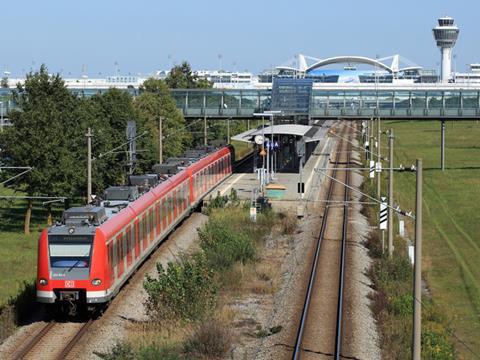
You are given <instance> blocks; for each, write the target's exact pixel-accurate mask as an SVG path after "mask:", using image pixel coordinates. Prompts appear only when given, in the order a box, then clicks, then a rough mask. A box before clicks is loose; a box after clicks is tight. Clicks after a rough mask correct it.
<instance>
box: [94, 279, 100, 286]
mask: <svg viewBox="0 0 480 360" xmlns="http://www.w3.org/2000/svg"><path fill="white" fill-rule="evenodd" d="M92 285H93V286H100V285H102V280H100V279H93V280H92Z"/></svg>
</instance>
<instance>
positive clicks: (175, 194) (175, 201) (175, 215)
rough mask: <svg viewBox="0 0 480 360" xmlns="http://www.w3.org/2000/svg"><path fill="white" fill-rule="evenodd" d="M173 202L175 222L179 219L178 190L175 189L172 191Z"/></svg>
mask: <svg viewBox="0 0 480 360" xmlns="http://www.w3.org/2000/svg"><path fill="white" fill-rule="evenodd" d="M172 195H173V196H172V200H173V220H174V221H175V220H176V219H177V215H178V199H177V197H178V188H176V189H174V190H173V191H172Z"/></svg>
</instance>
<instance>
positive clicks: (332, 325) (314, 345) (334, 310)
mask: <svg viewBox="0 0 480 360" xmlns="http://www.w3.org/2000/svg"><path fill="white" fill-rule="evenodd" d="M349 163H350V145H349V144H348V143H347V142H345V141H342V143H341V144H340V146H339V152H338V153H337V156H336V159H335V164H334V170H333V174H332V177H333V178H335V179H337V180H338V181H339V182H341V183H346V184H348V182H349V175H348V171H346V170H345V171H344V170H340V171H338V170H336V169H337V168H341V167H348V164H349ZM339 182H337V181H334V180H331V181H330V184H329V188H328V191H327V203H326V206H325V210H324V214H323V219H322V224H321V228H320V234H319V236H318V239H317V241H316V244H315V250H314V255H313V261H312V266H311V269H310V273H309V276H308V285H307V291H306V295H305V300H304V304H303V308H302V313H301V318H300V323H299V325H298V329H297V333H296V339H295V346H294V348H293V354H292V359H300V358H309V357H311V358H312V359H313V358H314V359H320V358H322V356H324V357H325V358H331V357H332V356H333V357H334V358H335V359H340V356H341V353H342V334H343V330H344V329H343V324H344V319H343V299H344V282H345V259H346V243H347V229H348V207H347V203H346V201H348V196H349V192H348V188H347V187H345V186H344V185H343V184H341V183H339ZM339 200H340V201H342V202H343V204H342V203H340V204H338V203H333V202H332V203H331V204H330V203H329V201H339ZM333 204H335V205H333Z"/></svg>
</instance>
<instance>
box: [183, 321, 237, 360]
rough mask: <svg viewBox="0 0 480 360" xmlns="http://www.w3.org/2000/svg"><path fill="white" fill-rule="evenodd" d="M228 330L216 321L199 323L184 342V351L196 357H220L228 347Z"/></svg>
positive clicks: (230, 340) (229, 338)
mask: <svg viewBox="0 0 480 360" xmlns="http://www.w3.org/2000/svg"><path fill="white" fill-rule="evenodd" d="M231 342H232V337H231V334H230V332H229V331H228V330H227V329H226V328H225V327H224V326H223V325H222V324H221V323H219V322H218V321H215V320H212V321H208V322H205V323H202V324H199V325H198V326H197V327H196V328H195V329H194V331H193V333H192V335H191V336H190V338H188V339H187V340H186V341H185V343H184V351H185V353H187V354H190V355H192V356H194V357H197V358H206V359H220V358H223V357H224V355H225V354H226V353H227V351H228V350H229V349H230V346H231Z"/></svg>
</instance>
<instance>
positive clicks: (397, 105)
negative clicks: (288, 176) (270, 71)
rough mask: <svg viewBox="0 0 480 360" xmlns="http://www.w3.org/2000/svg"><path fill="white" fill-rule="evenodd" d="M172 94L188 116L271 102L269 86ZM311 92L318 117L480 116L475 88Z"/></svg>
mask: <svg viewBox="0 0 480 360" xmlns="http://www.w3.org/2000/svg"><path fill="white" fill-rule="evenodd" d="M172 95H173V96H174V98H175V101H176V104H177V107H178V108H180V109H182V110H183V111H184V114H185V115H186V116H188V115H192V116H193V115H199V114H206V115H208V116H225V115H232V116H253V113H255V112H261V111H265V110H270V109H271V106H272V100H271V91H270V90H250V89H246V90H219V89H195V90H180V89H179V90H176V89H175V90H172ZM310 96H311V98H310V108H309V111H308V115H312V116H318V117H322V116H324V117H341V116H386V117H392V118H393V117H395V116H401V117H405V116H406V117H412V118H413V117H415V116H421V117H432V118H435V117H439V116H452V117H467V116H475V117H480V92H479V91H472V90H468V91H460V90H459V91H447V90H431V91H430V90H411V91H408V90H398V91H394V90H391V91H375V90H372V89H368V90H350V89H348V90H335V91H334V90H320V89H313V90H312V93H311V95H310ZM284 110H285V111H284V113H285V114H288V113H289V111H288V109H284ZM306 114H307V113H306Z"/></svg>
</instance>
